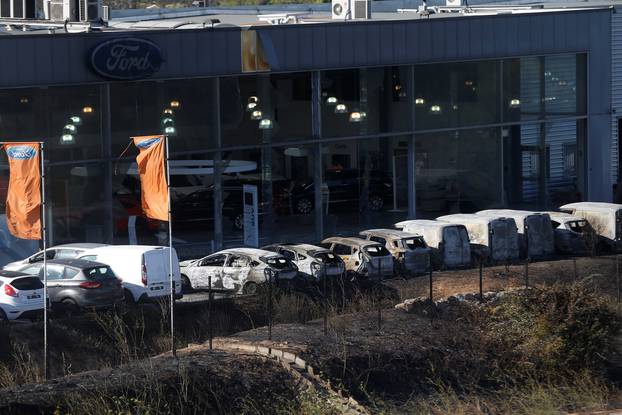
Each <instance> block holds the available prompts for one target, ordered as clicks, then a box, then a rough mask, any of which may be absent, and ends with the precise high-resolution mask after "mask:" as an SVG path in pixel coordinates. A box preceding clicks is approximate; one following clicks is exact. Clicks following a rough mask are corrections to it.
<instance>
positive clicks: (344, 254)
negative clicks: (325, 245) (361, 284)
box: [332, 244, 357, 271]
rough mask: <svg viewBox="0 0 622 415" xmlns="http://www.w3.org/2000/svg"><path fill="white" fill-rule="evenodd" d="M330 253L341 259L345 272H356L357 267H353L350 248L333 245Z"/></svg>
mask: <svg viewBox="0 0 622 415" xmlns="http://www.w3.org/2000/svg"><path fill="white" fill-rule="evenodd" d="M332 251H333V252H334V253H335V255H339V257H340V258H341V259H343V262H345V264H346V270H351V271H356V268H357V267H356V266H355V265H354V261H353V256H352V248H351V247H350V246H348V245H343V244H334V245H333V249H332Z"/></svg>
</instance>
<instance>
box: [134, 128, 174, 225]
mask: <svg viewBox="0 0 622 415" xmlns="http://www.w3.org/2000/svg"><path fill="white" fill-rule="evenodd" d="M132 139H133V140H134V145H135V146H136V147H138V149H139V150H140V153H139V154H138V156H136V163H138V174H140V188H141V191H140V192H141V198H142V205H143V212H145V215H147V217H149V218H152V219H159V220H163V221H168V188H167V185H166V172H165V170H164V136H162V135H148V136H143V137H132Z"/></svg>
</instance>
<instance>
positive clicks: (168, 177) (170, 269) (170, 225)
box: [164, 135, 177, 357]
mask: <svg viewBox="0 0 622 415" xmlns="http://www.w3.org/2000/svg"><path fill="white" fill-rule="evenodd" d="M164 143H165V145H166V188H167V191H168V276H169V283H170V285H171V298H170V307H171V309H170V315H171V352H172V353H173V356H175V357H177V348H176V347H175V314H174V312H175V282H174V280H173V222H172V220H171V170H170V163H169V152H168V136H167V135H165V136H164Z"/></svg>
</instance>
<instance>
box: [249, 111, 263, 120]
mask: <svg viewBox="0 0 622 415" xmlns="http://www.w3.org/2000/svg"><path fill="white" fill-rule="evenodd" d="M251 120H261V111H258V110H257V111H253V112H252V113H251Z"/></svg>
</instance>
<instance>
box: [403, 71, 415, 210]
mask: <svg viewBox="0 0 622 415" xmlns="http://www.w3.org/2000/svg"><path fill="white" fill-rule="evenodd" d="M408 70H409V74H408V75H409V76H408V78H407V85H406V91H407V93H408V96H409V100H408V102H409V107H410V108H409V112H410V128H411V130H412V131H414V130H415V68H414V66H410V67H409V68H408ZM415 143H416V136H415V135H414V134H413V135H411V136H410V137H408V218H409V219H416V218H417V181H416V179H417V166H416V158H415V151H416V145H415Z"/></svg>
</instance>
